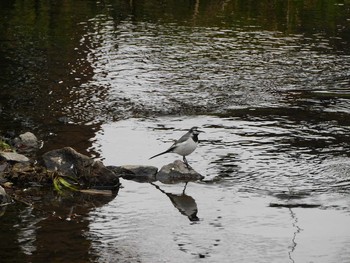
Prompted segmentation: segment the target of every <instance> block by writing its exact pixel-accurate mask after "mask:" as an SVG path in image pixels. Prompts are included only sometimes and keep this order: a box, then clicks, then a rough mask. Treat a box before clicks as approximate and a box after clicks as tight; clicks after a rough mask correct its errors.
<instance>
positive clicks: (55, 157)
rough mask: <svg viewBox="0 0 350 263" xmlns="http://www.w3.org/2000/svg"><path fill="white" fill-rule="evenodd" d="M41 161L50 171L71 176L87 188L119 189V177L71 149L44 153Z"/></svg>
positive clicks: (97, 162) (100, 163)
mask: <svg viewBox="0 0 350 263" xmlns="http://www.w3.org/2000/svg"><path fill="white" fill-rule="evenodd" d="M42 158H43V161H44V164H45V166H46V168H47V169H48V170H50V171H54V172H58V173H60V174H62V175H65V176H71V177H73V178H75V179H77V180H78V181H79V183H80V184H83V185H85V186H88V187H93V188H95V187H97V188H110V187H119V185H120V183H119V177H118V176H117V175H116V174H115V173H114V172H113V171H111V170H109V169H107V167H105V166H104V165H103V163H102V162H100V161H95V160H93V159H91V158H90V157H88V156H86V155H83V154H81V153H78V152H77V151H75V150H74V149H73V148H71V147H65V148H62V149H58V150H53V151H50V152H47V153H45V154H44V155H43V156H42Z"/></svg>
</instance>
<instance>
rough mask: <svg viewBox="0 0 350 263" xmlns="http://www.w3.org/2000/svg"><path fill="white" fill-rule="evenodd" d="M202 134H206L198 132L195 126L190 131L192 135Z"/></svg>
mask: <svg viewBox="0 0 350 263" xmlns="http://www.w3.org/2000/svg"><path fill="white" fill-rule="evenodd" d="M201 132H204V131H201V130H198V127H197V126H194V127H192V128H191V129H190V133H192V134H200V133H201Z"/></svg>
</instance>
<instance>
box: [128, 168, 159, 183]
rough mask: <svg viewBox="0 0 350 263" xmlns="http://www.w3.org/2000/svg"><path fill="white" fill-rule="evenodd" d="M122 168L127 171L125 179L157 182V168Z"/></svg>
mask: <svg viewBox="0 0 350 263" xmlns="http://www.w3.org/2000/svg"><path fill="white" fill-rule="evenodd" d="M121 168H122V169H124V170H125V171H127V173H125V175H123V176H122V177H123V178H124V179H128V180H135V181H138V182H154V181H156V174H157V172H158V168H157V167H154V166H147V165H123V166H121Z"/></svg>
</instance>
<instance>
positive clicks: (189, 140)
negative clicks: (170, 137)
mask: <svg viewBox="0 0 350 263" xmlns="http://www.w3.org/2000/svg"><path fill="white" fill-rule="evenodd" d="M201 132H204V131H201V130H198V127H196V126H194V127H192V128H191V129H190V130H189V131H188V132H187V133H186V134H184V135H183V136H182V137H181V138H180V139H178V140H177V141H175V142H174V144H173V145H172V146H171V147H170V148H169V149H168V150H166V151H164V152H161V153H158V154H156V155H154V156H152V157H151V158H150V159H153V158H155V157H157V156H160V155H163V154H166V153H177V154H179V155H181V156H182V157H183V161H184V163H185V164H186V165H187V166H189V164H188V162H187V160H186V156H187V155H189V154H191V153H192V152H193V151H194V150H195V149H196V148H197V145H198V134H199V133H201Z"/></svg>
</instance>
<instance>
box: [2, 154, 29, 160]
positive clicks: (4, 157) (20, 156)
mask: <svg viewBox="0 0 350 263" xmlns="http://www.w3.org/2000/svg"><path fill="white" fill-rule="evenodd" d="M0 160H4V161H6V162H17V163H22V162H29V158H28V157H26V156H24V155H23V154H19V153H15V152H0Z"/></svg>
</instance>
